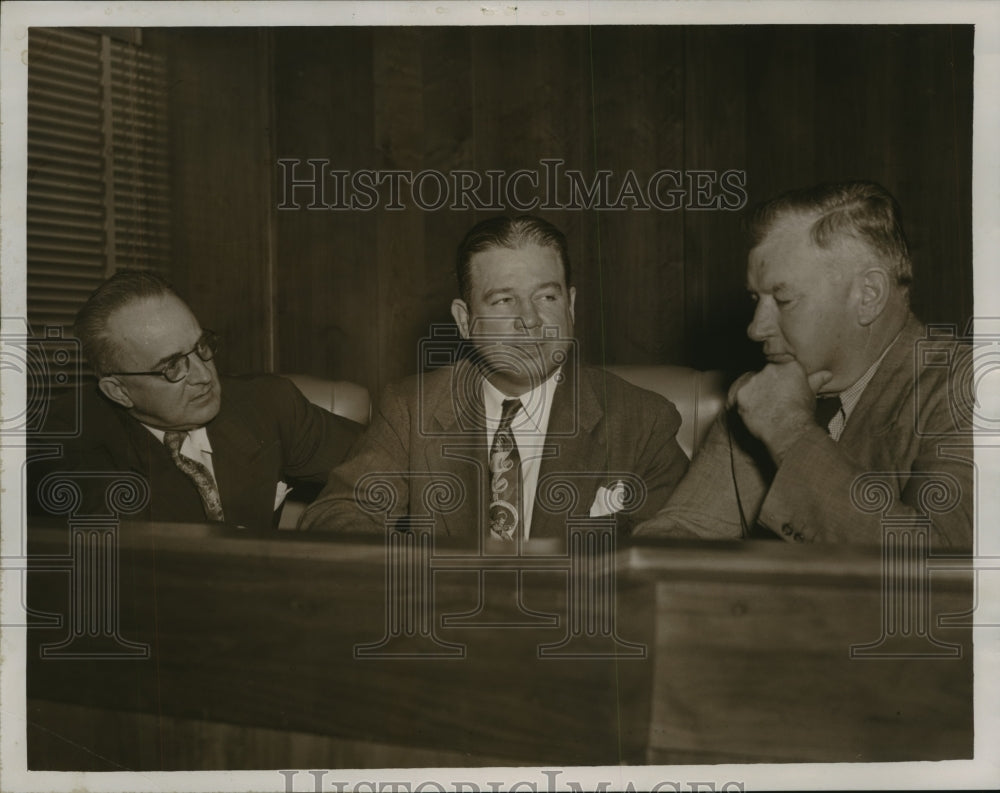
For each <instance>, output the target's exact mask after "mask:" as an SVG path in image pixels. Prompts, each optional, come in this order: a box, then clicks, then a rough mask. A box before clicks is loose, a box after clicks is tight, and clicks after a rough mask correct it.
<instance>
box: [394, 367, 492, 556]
mask: <svg viewBox="0 0 1000 793" xmlns="http://www.w3.org/2000/svg"><path fill="white" fill-rule="evenodd" d="M442 374H443V375H444V376H443V377H442V379H441V381H440V382H439V383H438V384H437V387H435V388H434V389H430V390H428V392H426V393H424V394H423V395H422V398H424V399H425V400H427V404H426V409H427V410H429V411H430V412H431V413H432V416H433V418H432V420H431V422H430V431H431V432H432V433H434V434H436V435H437V436H438V437H437V438H434V439H432V440H431V442H430V443H427V444H425V446H424V450H425V462H426V464H427V469H426V470H427V471H428V472H429V474H430V476H431V478H433V477H434V475H435V474H438V473H445V474H451V475H454V476H455V477H456V478H457V480H458V481H459V482H460V483H461V484H462V486H463V487H464V488H465V493H464V494H462V497H461V499H460V503H459V505H458V507H457V509H455V511H453V512H447V513H444V514H442V515H441V518H440V519H441V521H442V522H443V524H444V526H445V528H446V530H447V533H448V534H449V535H451V536H459V537H461V536H470V535H472V536H476V537H482V536H483V532H484V530H485V518H486V491H487V488H488V486H489V483H488V479H487V472H486V460H487V450H486V420H485V411H484V408H483V395H482V377H481V375H480V374H479V373H478V371H476V369H475V366H474V365H473V364H472V363H470V362H469V361H468V360H467V359H462V360H461V361H459V362H458V363H457V364H456V365H455V366H453V367H451V368H450V369H448V370H443V371H442ZM426 484H427V483H426V482H413V481H411V484H410V489H411V492H410V501H411V514H412V511H413V509H417V510H419V512H420V513H421V514H422V513H423V512H424V508H423V505H422V504H419V503H414V498H419V493H420V491H422V489H423V487H425V486H426ZM415 486H416V489H415Z"/></svg>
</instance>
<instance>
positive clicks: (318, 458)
mask: <svg viewBox="0 0 1000 793" xmlns="http://www.w3.org/2000/svg"><path fill="white" fill-rule="evenodd" d="M274 382H275V389H276V394H275V404H276V405H278V407H279V409H278V411H277V414H278V431H279V433H280V435H281V445H282V450H283V451H282V454H283V458H284V464H283V471H282V473H283V474H284V475H285V476H288V477H292V478H295V479H304V480H308V481H315V482H325V481H326V477H327V474H329V472H330V469H331V468H333V467H334V466H336V465H338V464H340V463H341V462H343V460H344V459H345V458H346V457H347V453H348V451H349V450H350V448H351V446H352V445H353V444H354V442H355V441H356V440H357V438H358V436H359V435H360V434H361V430H362V427H361V425H360V424H357V423H355V422H353V421H351V420H350V419H346V418H344V417H343V416H337V415H334V414H333V413H331V412H330V411H328V410H324V409H323V408H321V407H319V406H317V405H314V404H312V403H311V402H310V401H309V400H308V399H306V398H305V397H304V396H303V395H302V392H301V391H299V389H298V388H296V387H295V385H294V383H292V382H291V381H290V380H286V379H285V378H275V379H274Z"/></svg>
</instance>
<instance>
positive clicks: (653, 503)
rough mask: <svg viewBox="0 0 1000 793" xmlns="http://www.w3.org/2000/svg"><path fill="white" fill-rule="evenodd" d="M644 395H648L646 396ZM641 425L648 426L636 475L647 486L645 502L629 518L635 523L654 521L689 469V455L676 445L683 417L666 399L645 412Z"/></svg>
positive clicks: (639, 455) (637, 463)
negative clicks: (649, 519) (652, 518)
mask: <svg viewBox="0 0 1000 793" xmlns="http://www.w3.org/2000/svg"><path fill="white" fill-rule="evenodd" d="M643 396H645V395H643ZM644 413H645V420H643V421H641V422H640V426H644V427H649V429H648V430H647V433H648V434H647V436H646V442H645V443H644V444H642V445H641V447H640V449H639V454H638V457H637V460H636V473H637V474H638V475H639V477H640V478H641V479H642V481H643V482H644V483H645V485H646V500H645V501H644V502H643V504H642V506H641V507H639V509H638V510H636V511H635V512H634V513H633V514H631V515H630V516H629V518H630V520H631V522H632V523H633V524H635V523H639V522H641V521H643V520H646V519H648V518H651V517H652V516H653V515H655V514H656V513H657V511H658V510H659V509H660V508H661V507H663V505H664V504H666V502H667V499H668V498H670V496H671V494H672V493H673V492H674V490H675V489H676V488H677V485H678V483H679V482H680V481H681V479H682V478H683V477H684V473H685V472H686V471H687V469H688V459H687V455H686V454H684V451H683V450H682V449H681V447H680V446H679V445H678V443H677V431H678V430H679V429H680V426H681V417H680V414H679V413H678V412H677V409H676V408H675V407H674V406H673V405H672V404H670V403H669V402H668V401H667V400H665V399H656V404H655V410H647V411H644Z"/></svg>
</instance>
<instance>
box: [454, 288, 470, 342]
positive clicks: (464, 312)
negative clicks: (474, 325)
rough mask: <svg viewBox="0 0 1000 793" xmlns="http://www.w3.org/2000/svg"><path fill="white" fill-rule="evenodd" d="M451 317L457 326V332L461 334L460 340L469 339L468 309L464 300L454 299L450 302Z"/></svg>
mask: <svg viewBox="0 0 1000 793" xmlns="http://www.w3.org/2000/svg"><path fill="white" fill-rule="evenodd" d="M451 316H452V317H453V318H454V320H455V324H456V325H458V332H459V333H461V334H462V338H463V339H467V338H469V307H468V306H467V305H466V304H465V301H464V300H462V299H461V298H458V297H456V298H455V299H454V300H452V301H451Z"/></svg>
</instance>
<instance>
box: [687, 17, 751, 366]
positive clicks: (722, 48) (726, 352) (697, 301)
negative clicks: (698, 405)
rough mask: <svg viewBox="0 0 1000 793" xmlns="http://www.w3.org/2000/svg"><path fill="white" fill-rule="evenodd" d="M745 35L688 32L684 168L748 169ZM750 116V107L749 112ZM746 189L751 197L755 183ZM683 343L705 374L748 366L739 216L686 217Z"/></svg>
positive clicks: (699, 213) (695, 213)
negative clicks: (684, 329) (705, 371)
mask: <svg viewBox="0 0 1000 793" xmlns="http://www.w3.org/2000/svg"><path fill="white" fill-rule="evenodd" d="M749 66H750V62H749V59H748V58H747V41H746V32H745V29H743V28H731V27H719V28H688V29H687V30H686V31H685V74H684V77H685V115H684V125H685V138H684V149H685V162H684V165H685V168H686V169H687V170H688V171H694V170H706V171H725V170H728V169H731V168H732V169H738V170H740V169H745V167H746V162H747V150H746V128H747V123H748V108H747V81H748V80H749V79H752V77H748V74H747V73H748V71H749V68H748V67H749ZM749 112H750V113H751V114H752V112H753V111H752V110H751V111H749ZM747 190H748V191H749V192H750V194H751V196H752V195H753V194H754V185H753V184H752V183H749V184H748V185H747ZM684 267H685V273H686V274H687V280H686V282H685V294H686V302H685V311H686V315H687V316H686V320H687V331H686V334H685V337H686V338H685V345H686V348H687V351H688V363H689V364H690V365H692V366H696V367H698V368H702V369H708V368H725V369H729V370H730V371H736V370H740V369H745V368H747V365H748V362H749V361H752V360H754V358H753V356H754V355H755V353H756V351H755V349H754V347H753V346H751V345H750V342H749V341H748V339H747V337H746V324H747V321H748V319H749V312H748V309H749V304H748V301H747V299H746V290H745V283H746V276H745V270H746V247H745V245H744V244H743V241H742V239H741V236H740V225H739V216H738V215H737V214H736V213H734V212H720V211H715V210H698V209H689V210H687V211H685V213H684Z"/></svg>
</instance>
